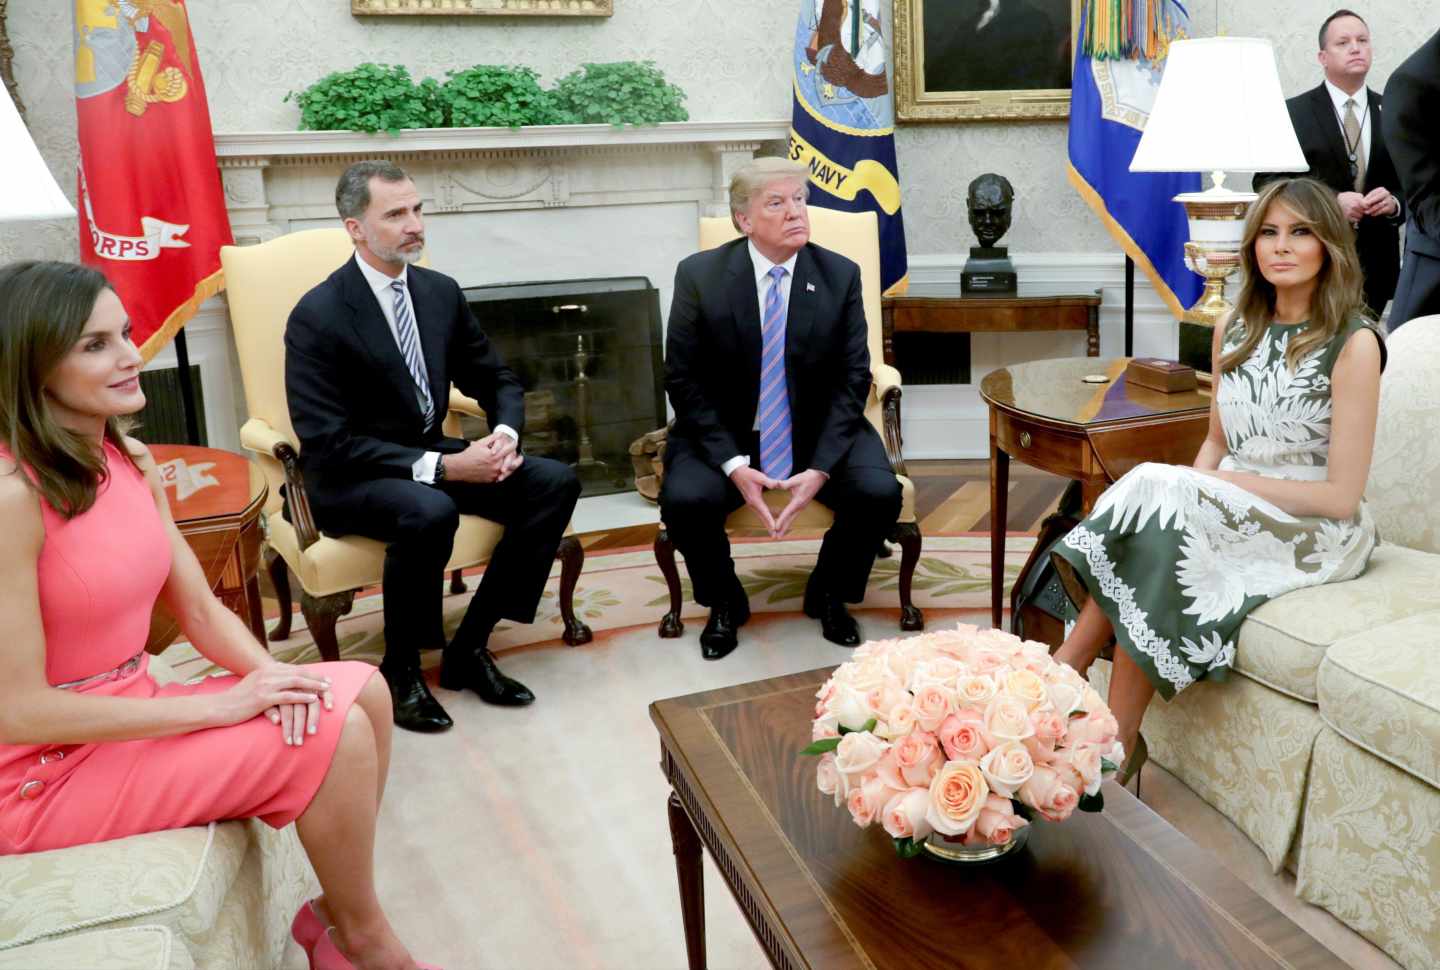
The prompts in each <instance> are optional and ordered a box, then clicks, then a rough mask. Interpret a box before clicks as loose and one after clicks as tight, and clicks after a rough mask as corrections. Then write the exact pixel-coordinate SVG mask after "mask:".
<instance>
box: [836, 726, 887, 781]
mask: <svg viewBox="0 0 1440 970" xmlns="http://www.w3.org/2000/svg"><path fill="white" fill-rule="evenodd" d="M889 747H890V745H888V744H886V743H885V742H884V741H881V740H880V739H879V738H877V737H876V736H875V735H873V734H871V733H870V732H869V731H852V732H850V733H849V734H847V735H845V736H844V737H843V738H841V739H840V746H839V747H837V748H836V749H835V767H836V768H838V769H840V771H842V772H844V773H845V774H847V775H855V776H858V775H860V774H862V773H863V772H866V771H869V770H870V769H871V768H873V767H875V762H877V761H879V760H880V757H881V755H883V754H884V753H885V752H886V751H887V750H888V749H889Z"/></svg>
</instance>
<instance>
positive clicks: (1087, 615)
mask: <svg viewBox="0 0 1440 970" xmlns="http://www.w3.org/2000/svg"><path fill="white" fill-rule="evenodd" d="M1114 632H1115V631H1114V628H1113V627H1112V626H1111V625H1110V618H1109V617H1107V616H1106V615H1105V611H1104V610H1102V609H1100V606H1099V604H1098V603H1096V602H1095V597H1093V596H1092V597H1090V598H1089V599H1087V600H1086V601H1085V605H1084V606H1083V607H1082V608H1081V609H1080V616H1079V618H1077V619H1076V620H1075V626H1074V627H1073V628H1072V629H1071V631H1070V635H1069V636H1068V637H1066V638H1065V642H1064V643H1062V644H1061V645H1060V648H1059V649H1058V650H1056V651H1055V659H1056V660H1058V661H1060V662H1061V663H1066V664H1069V665H1070V666H1071V667H1074V668H1075V670H1076V671H1077V672H1078V673H1079V674H1080V675H1081V676H1084V675H1085V673H1086V672H1087V671H1088V670H1089V669H1090V665H1091V664H1092V663H1094V662H1095V658H1096V657H1098V656H1100V651H1101V650H1102V649H1103V648H1104V647H1105V644H1107V643H1109V642H1110V638H1111V636H1113V635H1114ZM1154 693H1155V685H1154V684H1152V683H1150V679H1149V678H1148V677H1146V676H1145V672H1144V671H1143V670H1141V669H1140V666H1139V665H1138V664H1136V663H1135V661H1134V660H1132V659H1130V654H1128V653H1126V652H1125V650H1124V649H1120V650H1116V651H1115V659H1114V662H1113V663H1112V666H1111V671H1110V696H1109V697H1108V698H1107V701H1108V703H1109V704H1110V712H1111V713H1112V714H1114V715H1115V721H1116V723H1118V724H1119V725H1120V742H1121V743H1122V744H1124V745H1125V750H1126V751H1127V752H1131V751H1134V750H1135V744H1136V740H1137V738H1138V737H1139V736H1140V721H1141V719H1142V718H1144V716H1145V708H1147V707H1149V706H1150V698H1151V697H1152V696H1153V695H1154Z"/></svg>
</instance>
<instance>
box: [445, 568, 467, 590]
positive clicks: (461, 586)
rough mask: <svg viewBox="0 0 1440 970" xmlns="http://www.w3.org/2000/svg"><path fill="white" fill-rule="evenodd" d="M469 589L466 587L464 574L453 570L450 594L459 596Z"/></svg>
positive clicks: (451, 572)
mask: <svg viewBox="0 0 1440 970" xmlns="http://www.w3.org/2000/svg"><path fill="white" fill-rule="evenodd" d="M469 588H470V587H468V586H466V585H465V575H464V573H462V572H461V571H460V570H458V569H452V570H451V571H450V592H451V593H454V594H456V595H459V594H460V593H463V592H465V591H466V590H467V589H469Z"/></svg>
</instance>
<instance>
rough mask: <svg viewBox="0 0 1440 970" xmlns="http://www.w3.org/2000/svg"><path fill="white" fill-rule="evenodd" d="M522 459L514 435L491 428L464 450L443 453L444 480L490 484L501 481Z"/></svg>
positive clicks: (522, 461)
mask: <svg viewBox="0 0 1440 970" xmlns="http://www.w3.org/2000/svg"><path fill="white" fill-rule="evenodd" d="M524 463H525V456H524V455H522V454H521V453H520V449H519V448H518V447H516V445H515V439H514V438H512V437H510V436H509V435H508V434H505V433H504V432H503V431H492V432H491V433H490V434H488V435H486V436H485V437H483V438H481V439H480V440H478V441H472V442H470V444H469V445H467V446H466V447H465V450H464V451H462V452H460V453H458V454H454V455H446V456H445V480H446V481H451V482H476V483H479V484H482V485H483V484H490V483H492V482H503V481H504V480H505V479H507V478H509V477H510V475H511V474H512V473H513V472H514V471H515V469H517V468H519V467H520V466H521V465H522V464H524Z"/></svg>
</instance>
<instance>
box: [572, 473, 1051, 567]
mask: <svg viewBox="0 0 1440 970" xmlns="http://www.w3.org/2000/svg"><path fill="white" fill-rule="evenodd" d="M905 464H906V467H907V468H908V470H909V472H910V478H911V479H912V480H913V481H914V482H915V510H916V514H917V515H918V516H919V518H920V533H921V535H942V534H948V535H953V534H955V533H957V532H989V531H990V463H989V462H988V461H985V460H983V459H957V460H945V461H908V462H906V463H905ZM1065 485H1066V480H1065V479H1063V478H1058V477H1056V476H1054V475H1050V474H1047V473H1045V472H1041V471H1036V470H1035V469H1033V468H1030V467H1029V466H1027V465H1023V464H1021V463H1020V462H1018V461H1017V462H1011V463H1010V504H1009V509H1008V513H1009V514H1008V516H1007V519H1008V521H1007V522H1006V529H1007V531H1010V532H1034V531H1035V530H1036V529H1037V528H1038V527H1039V525H1040V520H1041V519H1043V518H1045V516H1047V515H1049V514H1050V513H1051V512H1053V511H1055V505H1056V503H1058V502H1059V501H1060V493H1061V492H1063V491H1064V490H1065ZM658 529H659V526H658V525H637V526H632V527H630V528H626V529H614V530H612V531H609V532H591V533H587V534H585V535H583V536H581V537H580V539H581V542H582V543H583V544H584V546H585V548H586V550H587V551H593V552H603V551H605V550H607V549H621V548H626V547H630V546H645V545H649V544H650V543H652V542H654V541H655V533H656V532H657V531H658Z"/></svg>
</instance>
